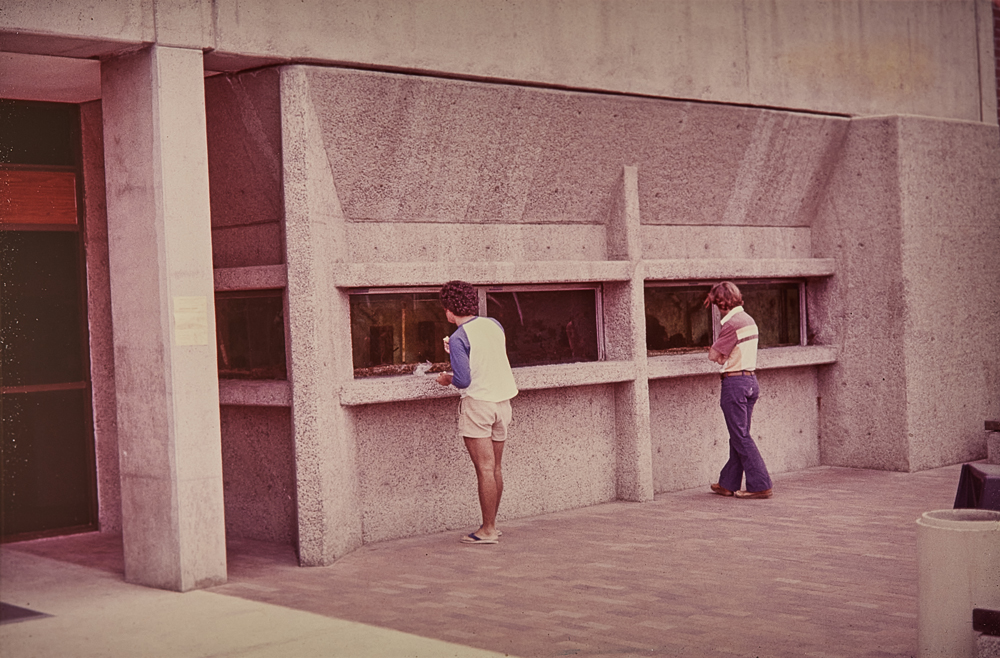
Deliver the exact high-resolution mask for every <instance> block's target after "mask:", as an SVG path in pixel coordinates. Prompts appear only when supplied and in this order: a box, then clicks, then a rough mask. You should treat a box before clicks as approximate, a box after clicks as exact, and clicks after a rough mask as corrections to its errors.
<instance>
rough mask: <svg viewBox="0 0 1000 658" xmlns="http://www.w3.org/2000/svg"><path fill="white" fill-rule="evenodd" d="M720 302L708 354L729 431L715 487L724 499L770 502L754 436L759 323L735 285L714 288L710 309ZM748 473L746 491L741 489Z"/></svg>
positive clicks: (707, 301)
mask: <svg viewBox="0 0 1000 658" xmlns="http://www.w3.org/2000/svg"><path fill="white" fill-rule="evenodd" d="M711 304H715V305H716V306H718V307H719V312H720V313H721V314H722V329H721V330H720V331H719V338H718V339H717V340H716V341H715V342H714V343H713V344H712V347H710V348H709V350H708V358H709V359H711V360H712V361H714V362H715V363H718V364H719V365H720V366H722V372H721V375H722V394H721V399H720V402H719V404H720V406H721V407H722V414H723V415H724V416H725V418H726V427H727V428H728V429H729V461H727V462H726V465H725V466H723V467H722V472H721V473H719V481H718V482H717V483H715V484H713V485H712V487H711V489H712V491H713V492H715V493H717V494H719V495H720V496H735V497H737V498H770V497H771V495H772V483H771V476H770V475H769V474H768V472H767V466H766V465H765V464H764V458H763V457H761V455H760V451H759V450H758V449H757V444H756V443H754V440H753V438H752V437H751V436H750V419H751V417H752V416H753V407H754V404H756V402H757V398H759V397H760V386H759V384H758V382H757V374H756V369H757V338H758V334H757V324H756V323H755V322H754V320H753V318H752V317H750V315H749V314H747V312H746V311H744V310H743V295H742V294H740V289H739V288H737V287H736V284H734V283H732V282H731V281H723V282H722V283H719V284H716V285H715V286H713V287H712V290H711V291H710V292H709V293H708V297H707V298H706V299H705V306H709V305H711ZM744 474H746V485H747V486H746V489H745V490H741V485H742V484H743V475H744Z"/></svg>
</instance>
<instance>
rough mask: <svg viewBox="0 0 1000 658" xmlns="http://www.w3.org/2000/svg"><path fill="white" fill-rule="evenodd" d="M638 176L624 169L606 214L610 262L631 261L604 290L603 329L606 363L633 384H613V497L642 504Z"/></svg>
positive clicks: (644, 367)
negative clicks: (628, 270) (615, 364)
mask: <svg viewBox="0 0 1000 658" xmlns="http://www.w3.org/2000/svg"><path fill="white" fill-rule="evenodd" d="M638 176H639V175H638V171H637V169H636V168H635V167H625V168H624V170H623V171H622V178H621V180H620V181H619V184H618V187H617V188H616V191H615V195H614V197H613V199H612V205H611V210H610V212H609V214H608V223H607V251H608V258H609V259H611V260H627V261H630V262H631V263H632V278H631V280H630V281H627V282H622V283H611V284H606V285H605V287H604V290H605V298H604V311H605V317H604V324H605V327H606V332H607V335H608V337H609V339H608V341H607V343H608V355H607V357H608V359H609V360H612V361H622V360H628V361H633V362H634V363H635V380H634V381H630V382H622V383H620V384H615V426H616V435H617V450H616V453H617V455H616V456H617V463H618V468H617V473H616V477H615V480H616V490H617V497H618V499H619V500H633V501H644V500H652V499H653V493H654V492H653V448H652V439H651V437H650V432H649V366H648V362H647V358H646V310H645V309H646V305H645V299H644V296H643V288H644V285H645V275H644V270H643V267H642V239H641V234H640V228H641V227H640V224H639V183H638Z"/></svg>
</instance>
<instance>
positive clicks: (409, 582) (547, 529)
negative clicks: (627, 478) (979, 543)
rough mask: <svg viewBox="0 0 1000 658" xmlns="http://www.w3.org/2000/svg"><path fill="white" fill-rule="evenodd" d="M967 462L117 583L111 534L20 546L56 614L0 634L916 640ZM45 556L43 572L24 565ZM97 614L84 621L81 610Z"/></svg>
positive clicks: (269, 557)
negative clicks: (326, 561)
mask: <svg viewBox="0 0 1000 658" xmlns="http://www.w3.org/2000/svg"><path fill="white" fill-rule="evenodd" d="M959 472H960V466H959V465H955V466H946V467H942V468H937V469H933V470H928V471H923V472H919V473H899V472H888V471H867V470H857V469H848V468H837V467H826V466H823V467H817V468H810V469H806V470H803V471H798V472H794V473H785V474H781V475H778V476H777V477H776V478H775V496H774V498H771V499H769V500H763V501H745V500H736V499H733V498H723V497H720V496H715V495H712V494H711V493H709V492H708V486H707V483H706V486H705V487H700V488H697V489H691V490H686V491H681V492H676V493H669V494H660V495H658V496H657V497H656V499H655V500H654V501H652V502H648V503H621V502H616V503H608V504H603V505H596V506H593V507H586V508H580V509H576V510H570V511H563V512H558V513H554V514H548V515H543V516H537V517H533V518H528V519H520V520H517V521H512V522H509V523H508V524H506V525H504V527H503V530H504V535H503V537H502V539H501V542H500V544H499V545H496V546H464V545H462V544H460V543H459V542H458V538H459V537H460V536H461V531H451V532H446V533H440V534H434V535H425V536H420V537H412V538H408V539H401V540H394V541H387V542H381V543H376V544H368V545H365V546H363V547H361V548H360V549H358V550H357V551H354V552H353V553H351V554H349V555H347V556H346V557H344V558H341V559H340V560H338V561H337V562H335V563H334V564H333V565H331V566H328V567H315V568H302V567H299V566H297V563H296V559H295V554H294V550H293V549H292V547H290V546H284V545H280V544H270V543H263V542H251V541H245V540H241V541H231V542H230V546H229V564H228V567H229V581H228V583H227V584H225V585H221V586H218V587H214V588H211V589H209V590H203V591H198V592H189V593H186V594H178V593H175V592H161V591H159V590H153V589H149V588H141V587H135V586H131V585H126V584H125V583H123V582H121V578H122V551H121V545H120V538H118V537H117V536H115V535H102V534H96V533H94V534H88V535H77V536H74V537H65V538H58V539H48V540H37V541H33V542H23V543H19V544H7V545H5V546H3V548H2V549H0V555H2V557H3V567H4V569H3V582H2V585H3V587H2V590H0V591H2V598H3V601H4V602H7V603H12V604H14V605H20V606H23V607H28V608H32V609H36V610H38V611H40V612H47V613H49V614H53V615H54V616H52V617H46V618H40V619H34V620H30V621H24V622H20V623H16V624H7V625H4V626H3V627H0V643H3V644H4V645H5V646H7V647H10V648H12V649H14V648H16V649H17V651H16V654H11V655H24V656H27V655H53V654H52V652H53V651H56V650H58V649H59V648H61V647H62V648H65V647H67V646H71V645H70V644H68V643H69V642H83V641H84V640H85V642H84V644H82V645H80V646H85V647H87V650H88V651H90V652H91V653H90V654H88V655H102V654H101V650H102V649H103V648H107V649H111V648H115V647H118V648H120V647H123V646H135V647H144V646H151V642H150V638H156V641H157V642H159V643H162V644H161V645H157V646H160V647H161V649H158V650H159V651H160V653H158V654H155V655H181V654H176V653H175V654H170V653H169V651H170V650H171V649H174V650H180V649H183V650H184V652H185V653H184V654H183V655H190V656H195V655H197V656H209V655H219V656H222V655H253V656H267V655H292V654H289V653H287V651H288V650H289V647H290V646H295V647H296V649H298V650H300V653H297V654H295V655H300V656H313V655H315V656H320V655H323V656H331V655H332V656H357V655H383V656H389V655H391V656H411V655H412V656H417V655H488V652H497V653H500V654H506V655H514V656H565V655H579V656H698V657H701V658H724V657H725V658H729V657H737V656H741V657H745V656H761V657H764V656H768V657H780V656H789V657H792V656H795V657H800V656H819V657H836V656H843V657H845V658H846V657H851V658H856V657H873V658H874V657H886V656H915V655H916V653H917V607H918V591H917V582H918V579H917V549H916V528H917V526H916V520H917V518H918V517H919V516H920V514H922V513H923V512H925V511H928V510H933V509H949V508H951V506H952V504H953V502H954V496H955V491H956V487H957V484H958V477H959ZM469 495H470V496H474V492H472V491H470V492H469ZM469 530H470V531H471V530H473V528H470V529H469ZM33 561H34V562H33ZM39 562H40V563H41V564H42V565H48V571H47V572H46V573H44V574H42V573H39V572H38V569H37V565H38V563H39ZM33 564H34V565H35V571H34V572H32V573H35V574H36V575H35V576H34V577H33V578H32V577H30V576H29V575H22V574H21V572H20V571H19V570H18V569H11V567H18V566H19V567H21V569H25V568H26V567H29V566H31V565H33ZM68 569H73V570H75V571H72V574H73V577H72V578H62V577H58V578H56V577H53V576H55V575H56V574H59V573H63V572H65V571H66V570H68ZM60 570H62V571H60ZM28 571H31V570H30V569H28ZM126 600H128V601H131V602H132V604H131V605H130V606H129V607H128V608H127V611H128V614H125V613H124V610H123V606H122V605H121V603H122V601H126ZM116 602H117V607H116ZM178 602H180V603H178ZM181 603H182V604H183V605H181ZM255 606H257V607H255ZM260 606H264V607H260ZM116 609H117V610H118V613H114V614H112V612H113V611H114V610H116ZM168 609H169V610H170V611H171V616H163V615H158V614H157V610H160V611H164V610H168ZM102 610H107V611H108V614H103V615H102V614H101V611H102ZM296 611H298V612H296ZM84 618H85V619H86V621H87V624H88V628H87V630H86V631H81V630H80V626H79V625H77V626H76V627H74V626H73V625H72V622H73V620H74V619H77V620H80V619H84ZM247 620H257V621H256V622H254V624H251V625H250V628H251V630H249V631H247V632H245V633H242V634H241V633H237V632H235V629H238V628H240V626H239V625H240V624H245V623H246V622H247ZM324 620H325V621H324ZM316 625H318V626H316ZM207 628H211V629H212V631H211V632H210V633H209V632H207V631H205V632H204V635H199V633H202V632H203V631H204V629H207ZM295 628H301V629H302V630H301V631H299V632H297V633H290V629H295ZM317 628H319V629H320V630H317ZM80 633H84V635H85V637H84V636H81V635H80ZM401 633H402V634H407V635H400V634H401ZM348 637H350V638H352V639H351V642H354V644H353V645H352V644H351V643H350V642H348V640H347V638H348ZM296 638H297V639H296ZM129 642H131V643H132V644H131V645H130V644H129ZM285 642H298V644H293V645H289V644H283V643H285ZM226 643H231V644H229V645H227V644H226ZM352 647H353V648H352ZM282 651H284V653H282ZM428 652H429V653H428ZM463 652H464V653H463ZM81 655H82V654H81ZM136 655H138V654H136ZM149 655H154V654H149Z"/></svg>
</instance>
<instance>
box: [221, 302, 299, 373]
mask: <svg viewBox="0 0 1000 658" xmlns="http://www.w3.org/2000/svg"><path fill="white" fill-rule="evenodd" d="M214 298H215V333H216V339H215V342H216V346H215V349H216V362H217V368H218V373H219V379H220V380H229V381H288V380H289V370H290V361H291V360H290V359H289V341H288V299H287V295H286V294H285V289H284V288H259V289H257V288H255V289H247V290H216V291H215V295H214ZM252 298H265V299H276V300H278V301H279V302H280V306H281V309H280V313H281V339H282V351H281V353H282V356H283V360H284V362H283V363H281V364H271V365H269V366H268V367H272V368H274V370H272V371H271V372H270V373H269V374H271V375H273V376H254V375H252V374H245V373H241V372H240V371H239V370H237V369H236V368H229V369H227V368H225V367H224V366H223V365H222V363H221V361H222V352H223V349H224V348H223V333H224V329H223V327H222V322H221V318H220V317H219V312H220V310H219V309H220V304H219V302H220V301H225V300H228V299H252ZM247 330H248V336H249V332H250V327H247ZM282 370H283V373H282V372H281V371H282ZM282 374H283V376H281V375H282Z"/></svg>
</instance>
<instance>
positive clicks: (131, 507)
mask: <svg viewBox="0 0 1000 658" xmlns="http://www.w3.org/2000/svg"><path fill="white" fill-rule="evenodd" d="M101 84H102V88H103V115H104V146H105V170H106V177H107V188H106V189H107V207H108V245H109V246H108V251H109V265H110V272H111V305H112V321H113V330H114V353H115V380H116V386H117V403H118V442H119V456H120V468H121V485H122V534H123V539H124V545H125V579H126V580H127V581H129V582H132V583H138V584H142V585H149V586H153V587H160V588H163V589H171V590H177V591H186V590H190V589H193V588H199V587H208V586H212V585H218V584H220V583H223V582H225V580H226V537H225V521H224V512H223V496H222V449H221V440H220V430H219V382H218V370H217V365H216V353H215V304H214V297H213V294H214V288H213V285H214V284H213V279H212V238H211V228H210V211H209V198H208V149H207V144H206V137H205V95H204V89H205V88H204V81H203V70H202V53H201V51H200V50H191V49H182V48H166V47H158V46H153V47H150V48H146V49H143V50H141V51H138V52H134V53H129V54H127V55H123V56H120V57H117V58H114V59H111V60H108V61H105V62H104V63H103V64H102V66H101Z"/></svg>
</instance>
